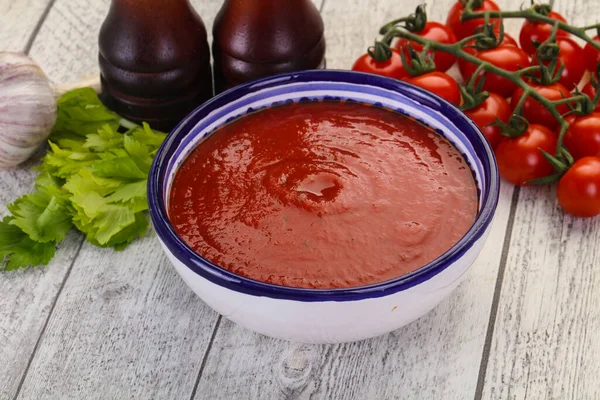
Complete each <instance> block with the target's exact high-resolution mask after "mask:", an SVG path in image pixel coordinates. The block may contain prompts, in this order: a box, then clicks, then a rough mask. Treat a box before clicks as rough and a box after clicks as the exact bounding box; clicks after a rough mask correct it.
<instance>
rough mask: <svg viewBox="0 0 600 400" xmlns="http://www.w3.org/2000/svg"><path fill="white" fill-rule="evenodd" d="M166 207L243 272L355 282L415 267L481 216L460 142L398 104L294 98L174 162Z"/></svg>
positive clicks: (221, 261) (215, 257) (214, 255)
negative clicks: (403, 111)
mask: <svg viewBox="0 0 600 400" xmlns="http://www.w3.org/2000/svg"><path fill="white" fill-rule="evenodd" d="M169 200H170V201H169V218H170V220H171V222H172V224H173V226H174V227H175V230H176V232H177V233H178V234H179V235H180V236H181V238H183V240H184V241H185V242H186V243H188V245H189V246H190V247H191V248H192V249H194V250H195V251H196V252H197V253H198V254H200V255H202V256H203V257H205V258H206V259H208V260H210V261H212V262H213V263H215V264H217V265H219V266H221V267H223V268H225V269H227V270H229V271H231V272H233V273H235V274H239V275H243V276H245V277H248V278H252V279H256V280H259V281H263V282H267V283H272V284H277V285H284V286H292V287H302V288H348V287H357V286H363V285H369V284H373V283H377V282H382V281H386V280H389V279H393V278H397V277H399V276H401V275H404V274H407V273H409V272H411V271H414V270H416V269H418V268H419V267H421V266H423V265H425V264H427V263H428V262H430V261H432V260H434V259H435V258H437V257H439V256H440V255H441V254H443V253H444V252H445V251H447V250H448V249H449V248H450V247H452V246H453V245H454V244H455V243H456V242H457V241H458V240H460V238H461V237H462V236H464V235H465V233H466V232H467V231H468V230H469V228H470V227H471V225H472V224H473V222H474V220H475V217H476V214H477V209H478V199H477V187H476V184H475V181H474V178H473V174H472V172H471V170H470V168H469V166H468V165H467V163H466V161H465V160H464V158H463V157H462V155H461V154H460V152H459V151H458V150H457V149H456V148H455V147H454V146H453V145H452V144H451V143H450V142H448V141H447V140H446V139H445V138H443V137H442V136H440V135H439V134H437V133H435V132H434V131H433V130H431V129H429V128H428V127H426V126H423V125H421V124H420V123H418V122H416V121H414V120H412V119H410V118H408V117H405V116H403V115H401V114H399V113H396V112H393V111H390V110H386V109H382V108H379V107H372V106H367V105H363V104H357V103H347V102H312V103H294V104H288V105H283V106H278V107H273V108H268V109H264V110H262V111H258V112H256V113H253V114H249V115H247V116H244V117H241V118H240V119H238V120H235V121H233V122H231V123H229V124H228V125H225V126H223V127H221V128H219V129H218V131H217V132H215V133H214V134H213V135H211V136H210V137H209V138H208V139H206V140H205V141H203V142H202V143H201V144H200V145H198V147H197V148H196V149H194V150H193V151H192V152H191V154H190V155H189V156H188V158H187V159H186V160H185V161H184V162H183V164H182V165H181V167H180V168H179V170H178V171H177V173H176V175H175V178H174V181H173V184H172V189H171V193H170V199H169Z"/></svg>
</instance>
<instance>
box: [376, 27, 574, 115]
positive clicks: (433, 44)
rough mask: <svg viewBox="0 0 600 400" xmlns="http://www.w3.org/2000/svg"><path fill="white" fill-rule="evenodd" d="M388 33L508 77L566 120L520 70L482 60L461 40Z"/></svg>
mask: <svg viewBox="0 0 600 400" xmlns="http://www.w3.org/2000/svg"><path fill="white" fill-rule="evenodd" d="M388 35H390V36H399V37H402V38H405V39H408V40H410V41H413V42H416V43H419V44H421V45H423V46H425V45H427V44H429V48H430V49H431V50H432V51H441V52H444V53H449V54H453V55H455V56H456V57H458V58H461V59H463V60H465V61H467V62H469V63H471V64H474V65H476V66H477V67H478V70H479V71H481V70H483V71H487V72H489V73H492V74H494V75H498V76H500V77H502V78H506V79H508V80H509V81H511V82H513V83H514V84H515V85H517V86H518V87H519V88H521V89H522V90H523V95H525V94H527V96H529V97H531V98H533V99H535V100H536V101H538V102H539V103H540V104H542V105H543V106H544V107H545V108H546V109H547V110H548V111H549V112H550V114H552V116H553V117H554V118H556V120H557V121H559V122H560V121H563V120H564V119H563V117H562V115H561V114H560V113H559V112H558V110H557V109H556V105H555V104H553V102H552V101H550V100H548V99H546V98H545V97H543V96H542V95H540V94H539V93H538V92H537V91H535V90H534V89H533V88H532V87H531V86H529V85H528V84H527V83H526V82H525V81H524V80H523V78H522V76H521V75H522V73H521V72H520V71H507V70H505V69H502V68H500V67H497V66H495V65H493V64H490V63H488V62H486V61H482V60H481V59H479V58H477V57H475V56H474V55H472V54H470V53H467V52H466V51H464V50H463V49H462V47H461V45H460V42H457V43H453V44H446V43H440V42H437V41H435V40H429V39H425V38H422V37H421V36H418V35H415V34H412V33H410V32H407V31H404V30H398V29H394V30H392V31H390V32H388V33H387V34H386V36H388Z"/></svg>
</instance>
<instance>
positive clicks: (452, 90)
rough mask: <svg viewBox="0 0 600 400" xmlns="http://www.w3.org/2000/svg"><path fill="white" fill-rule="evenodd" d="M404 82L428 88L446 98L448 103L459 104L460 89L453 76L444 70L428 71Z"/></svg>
mask: <svg viewBox="0 0 600 400" xmlns="http://www.w3.org/2000/svg"><path fill="white" fill-rule="evenodd" d="M406 82H408V83H412V84H413V85H415V86H419V87H421V88H423V89H425V90H429V91H430V92H433V93H435V94H437V95H438V96H440V97H442V98H444V99H446V100H448V101H449V102H450V103H453V104H456V105H460V89H459V88H458V83H456V81H455V80H454V78H452V77H451V76H450V75H448V74H446V73H444V72H439V71H433V72H428V73H426V74H423V75H419V76H413V77H412V78H409V79H406Z"/></svg>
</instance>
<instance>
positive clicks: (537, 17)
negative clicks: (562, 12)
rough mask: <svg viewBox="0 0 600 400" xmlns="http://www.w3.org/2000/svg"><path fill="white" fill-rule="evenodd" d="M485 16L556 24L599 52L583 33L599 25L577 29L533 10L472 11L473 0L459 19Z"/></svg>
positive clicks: (598, 47)
mask: <svg viewBox="0 0 600 400" xmlns="http://www.w3.org/2000/svg"><path fill="white" fill-rule="evenodd" d="M486 16H487V17H488V18H501V19H508V18H525V19H528V20H530V21H536V22H545V23H547V24H550V25H554V24H557V25H558V29H560V30H563V31H565V32H569V33H570V34H572V35H575V36H577V37H578V38H580V39H583V40H585V41H586V42H588V43H590V44H591V45H592V46H594V47H595V48H596V49H598V50H600V42H597V41H595V40H594V39H592V38H591V37H590V36H589V35H588V34H587V33H585V31H587V30H590V29H597V28H598V27H600V24H595V25H590V26H585V27H583V28H578V27H575V26H571V25H569V24H566V23H564V22H562V21H558V20H555V19H552V18H550V17H548V16H546V15H542V14H540V13H538V12H536V11H535V10H534V9H533V8H527V9H525V10H519V11H473V0H469V1H468V2H467V4H466V5H465V10H464V11H463V14H462V17H461V18H462V20H463V21H467V20H470V19H477V18H485V17H486Z"/></svg>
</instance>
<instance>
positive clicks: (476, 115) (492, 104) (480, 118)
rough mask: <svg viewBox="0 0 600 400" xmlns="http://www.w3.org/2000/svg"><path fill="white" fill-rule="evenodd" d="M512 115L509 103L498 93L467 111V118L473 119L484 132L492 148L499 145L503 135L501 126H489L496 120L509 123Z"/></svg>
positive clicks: (491, 94) (492, 94)
mask: <svg viewBox="0 0 600 400" xmlns="http://www.w3.org/2000/svg"><path fill="white" fill-rule="evenodd" d="M511 113H512V110H511V108H510V104H508V101H506V99H505V98H504V97H502V96H500V95H499V94H496V93H490V95H489V97H488V98H487V99H485V101H484V102H483V103H481V104H480V105H478V106H477V107H475V108H472V109H470V110H466V111H465V114H466V115H467V117H469V118H471V119H472V120H473V122H475V124H477V126H478V127H479V128H480V129H481V130H482V131H483V134H484V135H485V137H486V138H487V140H488V142H490V144H491V145H492V148H495V147H496V146H497V145H498V142H500V139H502V133H501V132H500V127H499V126H488V125H489V124H491V123H492V122H494V121H496V118H498V119H499V120H500V121H502V122H504V123H508V120H509V118H510V115H511Z"/></svg>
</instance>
